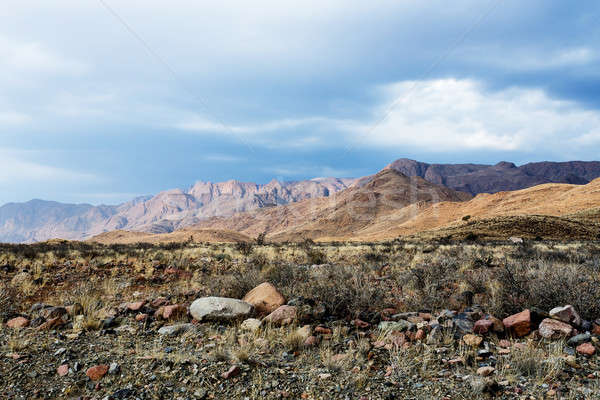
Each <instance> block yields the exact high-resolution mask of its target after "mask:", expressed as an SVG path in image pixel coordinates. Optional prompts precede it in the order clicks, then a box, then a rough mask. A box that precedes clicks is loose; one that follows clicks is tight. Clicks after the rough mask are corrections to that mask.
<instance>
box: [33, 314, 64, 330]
mask: <svg viewBox="0 0 600 400" xmlns="http://www.w3.org/2000/svg"><path fill="white" fill-rule="evenodd" d="M64 324H65V321H64V320H63V318H62V317H56V318H53V319H51V320H48V321H46V322H44V323H43V324H41V325H40V326H38V327H37V328H36V329H37V330H38V331H49V330H51V329H54V328H57V327H59V326H61V325H64Z"/></svg>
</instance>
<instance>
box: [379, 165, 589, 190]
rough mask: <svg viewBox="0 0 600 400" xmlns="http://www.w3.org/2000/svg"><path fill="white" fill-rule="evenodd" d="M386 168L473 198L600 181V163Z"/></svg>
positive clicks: (397, 166) (393, 166)
mask: <svg viewBox="0 0 600 400" xmlns="http://www.w3.org/2000/svg"><path fill="white" fill-rule="evenodd" d="M386 168H387V169H394V170H396V171H399V172H401V173H403V174H404V175H407V176H420V177H421V178H423V179H425V180H427V181H429V182H433V183H437V184H439V185H445V186H448V187H449V188H452V189H454V190H458V191H461V192H467V193H471V194H473V195H475V194H479V193H497V192H502V191H512V190H519V189H525V188H528V187H532V186H536V185H541V184H544V183H570V184H575V185H584V184H586V183H589V182H591V181H592V180H594V179H596V178H598V177H600V162H598V161H589V162H586V161H568V162H537V163H529V164H525V165H522V166H519V167H517V166H516V165H515V164H513V163H511V162H506V161H503V162H500V163H498V164H496V165H483V164H427V163H423V162H419V161H415V160H409V159H407V158H401V159H399V160H396V161H394V162H393V163H391V164H389V165H388V166H387V167H386Z"/></svg>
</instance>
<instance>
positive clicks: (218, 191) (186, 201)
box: [0, 178, 354, 242]
mask: <svg viewBox="0 0 600 400" xmlns="http://www.w3.org/2000/svg"><path fill="white" fill-rule="evenodd" d="M353 182H354V179H338V178H316V179H311V180H305V181H298V182H279V181H277V180H273V181H271V182H269V183H267V184H264V185H261V184H256V183H246V182H239V181H235V180H230V181H227V182H219V183H211V182H197V183H196V184H195V185H193V186H192V187H191V188H189V189H187V190H182V189H173V190H167V191H164V192H160V193H158V194H157V195H155V196H143V197H138V198H136V199H134V200H131V201H129V202H126V203H123V204H120V205H116V206H104V205H101V206H92V205H90V204H64V203H58V202H53V201H44V200H31V201H29V202H26V203H9V204H6V205H4V206H2V207H0V242H36V241H43V240H47V239H51V238H61V239H72V240H81V239H86V238H89V237H92V236H94V235H98V234H100V233H102V232H108V231H114V230H130V231H141V232H149V233H166V232H172V231H174V230H176V229H179V228H182V227H185V226H189V225H193V224H194V223H197V222H199V221H200V220H202V219H206V218H209V217H213V216H227V215H232V214H234V213H236V212H243V211H249V210H253V209H257V208H266V207H275V206H279V205H284V204H288V203H290V202H296V201H300V200H304V199H308V198H312V197H325V196H329V195H330V194H332V193H335V192H338V191H340V190H343V189H346V188H347V187H348V186H349V185H351V184H352V183H353Z"/></svg>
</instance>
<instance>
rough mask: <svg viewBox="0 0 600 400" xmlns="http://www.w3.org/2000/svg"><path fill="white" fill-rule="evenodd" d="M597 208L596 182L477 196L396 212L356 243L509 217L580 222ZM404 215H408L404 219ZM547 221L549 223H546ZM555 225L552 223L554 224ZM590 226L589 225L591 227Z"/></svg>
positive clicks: (598, 186)
mask: <svg viewBox="0 0 600 400" xmlns="http://www.w3.org/2000/svg"><path fill="white" fill-rule="evenodd" d="M598 205H600V179H596V180H594V181H592V182H590V183H589V184H587V185H567V184H545V185H539V186H535V187H532V188H529V189H523V190H517V191H514V192H500V193H495V194H480V195H478V196H476V197H475V198H473V199H472V200H470V201H467V202H462V203H456V202H440V203H437V204H432V205H429V206H426V207H423V206H413V207H412V208H410V209H405V210H399V212H397V213H394V214H392V215H390V216H388V218H386V219H385V220H380V221H378V222H377V223H376V224H373V225H371V226H369V227H368V229H365V230H364V231H363V232H361V235H360V239H363V240H379V239H389V238H394V237H398V236H401V235H410V234H414V233H417V232H423V231H427V230H432V229H438V228H441V227H447V228H455V227H460V226H463V225H465V221H463V219H462V218H463V217H465V216H470V219H469V221H471V222H473V221H475V220H483V219H493V218H497V217H509V216H511V217H512V216H531V215H545V216H554V217H559V216H564V218H565V219H569V220H573V221H575V220H577V218H574V217H573V216H571V215H570V214H574V213H578V215H579V216H580V218H579V221H580V222H581V218H582V217H583V218H584V221H589V220H587V219H586V218H585V216H586V215H588V214H590V215H591V216H592V219H591V222H593V221H594V220H593V216H594V215H595V214H594V212H592V211H586V210H592V209H595V208H597V207H598ZM408 214H412V216H411V217H410V218H407V215H408ZM548 221H550V220H548ZM554 222H556V220H554ZM591 222H590V223H591Z"/></svg>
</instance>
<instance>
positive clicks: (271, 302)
mask: <svg viewBox="0 0 600 400" xmlns="http://www.w3.org/2000/svg"><path fill="white" fill-rule="evenodd" d="M242 300H243V301H245V302H246V303H250V304H252V305H253V306H254V308H255V309H256V312H258V313H259V314H269V313H272V312H273V311H275V310H276V309H277V308H278V307H280V306H282V305H284V304H285V298H284V297H283V295H282V294H281V293H279V291H278V290H277V288H276V287H275V286H273V285H271V284H270V283H269V282H265V283H261V284H260V285H258V286H257V287H255V288H254V289H252V290H251V291H249V292H248V293H247V294H246V296H244V298H243V299H242Z"/></svg>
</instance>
